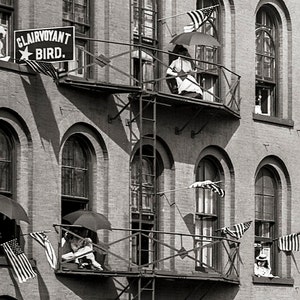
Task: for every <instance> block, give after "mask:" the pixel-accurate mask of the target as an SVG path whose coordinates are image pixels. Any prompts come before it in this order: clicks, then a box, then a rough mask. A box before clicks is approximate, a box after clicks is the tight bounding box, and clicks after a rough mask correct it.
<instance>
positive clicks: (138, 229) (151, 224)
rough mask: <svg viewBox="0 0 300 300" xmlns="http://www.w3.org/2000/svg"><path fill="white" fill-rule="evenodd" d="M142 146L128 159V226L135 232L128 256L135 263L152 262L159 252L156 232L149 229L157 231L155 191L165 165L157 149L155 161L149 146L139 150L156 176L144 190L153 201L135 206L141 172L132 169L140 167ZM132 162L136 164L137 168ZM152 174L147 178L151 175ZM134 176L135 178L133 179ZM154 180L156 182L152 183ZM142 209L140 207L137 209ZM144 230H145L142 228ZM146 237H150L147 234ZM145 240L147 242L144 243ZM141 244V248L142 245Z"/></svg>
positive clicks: (157, 203)
mask: <svg viewBox="0 0 300 300" xmlns="http://www.w3.org/2000/svg"><path fill="white" fill-rule="evenodd" d="M140 150H141V149H137V151H136V152H135V153H134V154H133V156H132V159H131V166H130V168H131V195H130V201H131V229H132V234H133V235H134V236H133V238H132V243H131V257H132V261H133V262H134V263H136V264H137V265H147V264H151V263H152V262H153V261H155V260H157V258H158V255H159V245H158V243H156V242H155V241H154V239H156V238H158V237H157V233H155V232H154V233H153V232H151V231H152V230H158V228H157V227H158V224H159V202H158V201H157V197H158V196H157V192H158V191H159V186H160V184H159V181H160V176H161V175H162V173H163V169H164V165H163V161H162V158H161V156H160V155H159V153H158V152H156V161H154V155H153V151H156V150H155V149H153V147H152V146H150V145H145V146H143V149H142V152H143V155H142V159H145V160H146V161H147V163H148V164H149V165H150V164H151V168H152V170H151V171H152V174H154V173H155V174H154V176H155V179H153V182H150V184H149V187H150V189H146V190H145V192H146V193H147V192H148V193H149V196H150V197H151V198H152V199H153V200H152V204H151V205H150V206H149V207H147V206H145V207H143V205H142V204H141V203H139V206H140V207H138V208H136V205H133V204H134V203H133V201H134V199H137V200H138V201H139V199H140V195H139V192H138V191H139V187H140V182H139V180H140V179H139V176H140V172H139V171H138V170H137V171H138V172H139V173H138V174H137V173H136V174H133V173H132V171H133V168H136V169H139V168H140V159H141V157H140V155H141V151H140ZM133 164H137V166H136V167H134V166H133ZM152 174H150V175H149V177H151V176H153V175H152ZM142 176H143V177H144V176H145V174H144V173H143V171H142ZM134 177H136V178H134ZM142 180H143V181H142V185H144V184H143V183H144V178H143V179H142ZM154 181H155V183H154ZM139 208H141V209H139ZM143 230H145V231H143ZM148 236H149V237H148ZM139 238H141V257H140V258H141V261H139ZM147 241H148V243H147ZM143 247H144V248H143ZM144 268H146V269H147V268H151V265H149V266H144Z"/></svg>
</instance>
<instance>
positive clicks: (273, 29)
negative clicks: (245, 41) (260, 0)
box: [255, 5, 280, 116]
mask: <svg viewBox="0 0 300 300" xmlns="http://www.w3.org/2000/svg"><path fill="white" fill-rule="evenodd" d="M255 32H256V113H259V114H264V115H269V116H278V112H279V103H278V82H277V72H278V53H279V48H280V44H279V43H278V41H279V28H278V22H277V20H276V14H275V11H274V9H272V8H271V7H270V6H268V5H264V6H262V7H261V8H260V9H259V10H258V12H257V14H256V30H255Z"/></svg>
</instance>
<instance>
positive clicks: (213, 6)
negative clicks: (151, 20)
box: [157, 4, 219, 22]
mask: <svg viewBox="0 0 300 300" xmlns="http://www.w3.org/2000/svg"><path fill="white" fill-rule="evenodd" d="M217 6H219V4H217V5H212V6H208V7H203V8H201V9H197V10H204V9H210V8H215V7H217ZM182 15H186V12H184V13H180V14H177V15H173V16H169V17H165V18H161V19H158V20H157V21H158V22H160V21H164V20H167V19H171V18H175V17H179V16H182Z"/></svg>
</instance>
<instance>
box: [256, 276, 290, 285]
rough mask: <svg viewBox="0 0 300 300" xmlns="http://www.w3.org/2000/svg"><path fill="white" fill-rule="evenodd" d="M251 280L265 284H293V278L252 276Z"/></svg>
mask: <svg viewBox="0 0 300 300" xmlns="http://www.w3.org/2000/svg"><path fill="white" fill-rule="evenodd" d="M252 279H253V280H252V282H253V283H254V284H265V285H286V286H293V285H294V279H293V278H275V277H273V278H270V277H257V276H252Z"/></svg>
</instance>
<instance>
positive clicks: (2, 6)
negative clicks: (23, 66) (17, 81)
mask: <svg viewBox="0 0 300 300" xmlns="http://www.w3.org/2000/svg"><path fill="white" fill-rule="evenodd" d="M8 2H10V4H9V3H8ZM0 13H3V14H6V15H7V16H8V18H7V19H8V21H7V28H8V29H7V30H6V41H5V45H3V46H5V47H6V51H5V55H4V56H2V57H0V60H4V61H8V60H9V59H10V56H12V51H13V46H12V43H13V32H14V31H13V27H14V0H4V1H3V0H0ZM0 20H1V18H0ZM1 25H2V23H1V22H0V26H1ZM2 26H3V25H2ZM0 55H1V53H0Z"/></svg>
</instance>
